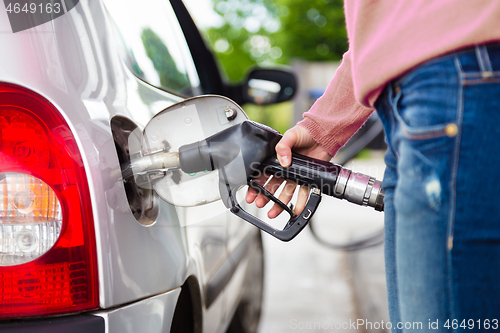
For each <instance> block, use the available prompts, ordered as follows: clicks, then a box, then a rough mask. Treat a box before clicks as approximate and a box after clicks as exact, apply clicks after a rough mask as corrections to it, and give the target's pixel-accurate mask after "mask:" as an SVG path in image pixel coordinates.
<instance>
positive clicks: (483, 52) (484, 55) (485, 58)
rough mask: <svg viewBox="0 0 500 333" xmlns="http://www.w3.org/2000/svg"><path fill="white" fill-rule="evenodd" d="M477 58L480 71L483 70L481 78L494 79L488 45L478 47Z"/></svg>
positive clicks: (476, 47)
mask: <svg viewBox="0 0 500 333" xmlns="http://www.w3.org/2000/svg"><path fill="white" fill-rule="evenodd" d="M475 49H476V57H477V62H478V63H479V69H480V70H481V76H482V77H483V79H487V78H490V77H493V68H492V67H491V61H490V56H489V55H488V49H487V48H486V45H484V44H482V45H476V46H475Z"/></svg>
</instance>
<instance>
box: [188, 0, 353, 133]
mask: <svg viewBox="0 0 500 333" xmlns="http://www.w3.org/2000/svg"><path fill="white" fill-rule="evenodd" d="M212 6H213V9H214V11H215V13H216V14H217V15H218V16H220V20H218V24H217V25H216V26H210V27H208V28H205V29H204V30H203V33H204V34H205V37H206V39H207V40H208V41H209V42H210V44H211V47H212V49H213V51H214V52H215V53H216V55H217V58H218V61H219V66H220V68H221V69H222V70H223V71H224V72H225V75H226V79H227V80H228V81H229V82H235V83H236V82H239V81H241V80H243V79H244V78H245V76H246V74H247V73H248V71H249V70H250V69H251V68H252V67H255V66H263V67H269V66H276V65H292V63H293V62H294V61H295V60H302V61H311V62H318V61H324V62H332V61H339V60H340V59H341V57H342V54H343V53H344V52H345V51H346V50H347V46H348V44H347V36H346V30H345V22H344V10H343V1H342V0H308V1H303V0H274V1H272V0H212ZM194 19H195V20H196V17H194ZM298 80H299V85H300V77H298ZM243 108H244V109H245V111H246V112H247V113H248V115H249V117H250V118H251V119H252V120H255V121H258V122H261V123H264V124H266V125H269V126H271V127H273V128H275V129H277V130H278V131H280V132H281V133H283V132H284V131H286V130H287V129H288V128H289V127H290V126H292V125H293V123H292V122H293V102H285V103H281V104H277V105H272V106H256V105H249V104H248V105H244V106H243ZM304 111H307V110H304Z"/></svg>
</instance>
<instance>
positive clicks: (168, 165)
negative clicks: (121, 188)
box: [111, 152, 180, 179]
mask: <svg viewBox="0 0 500 333" xmlns="http://www.w3.org/2000/svg"><path fill="white" fill-rule="evenodd" d="M179 168H180V163H179V153H177V152H171V153H165V152H159V153H154V154H151V155H145V156H141V157H138V158H135V159H133V160H132V161H131V162H130V163H126V164H124V165H122V166H121V168H120V170H113V171H111V177H112V178H113V179H116V178H119V176H120V175H121V176H122V178H123V179H127V178H130V177H133V176H134V175H141V174H146V173H148V172H153V171H157V170H168V169H179Z"/></svg>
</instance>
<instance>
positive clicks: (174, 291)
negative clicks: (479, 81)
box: [0, 0, 295, 333]
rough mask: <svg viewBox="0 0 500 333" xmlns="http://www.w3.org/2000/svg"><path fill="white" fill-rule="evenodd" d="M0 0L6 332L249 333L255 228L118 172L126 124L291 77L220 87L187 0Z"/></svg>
mask: <svg viewBox="0 0 500 333" xmlns="http://www.w3.org/2000/svg"><path fill="white" fill-rule="evenodd" d="M4 4H5V7H4V8H0V31H1V34H0V45H1V51H0V63H1V66H0V289H1V290H0V309H1V311H0V331H1V332H11V331H15V332H22V331H29V332H48V331H50V332H73V333H76V332H120V333H123V332H224V331H226V330H229V331H232V332H254V331H255V330H256V329H257V324H258V319H259V315H260V308H261V300H262V289H263V251H262V241H261V237H260V232H259V231H258V229H256V228H254V227H253V226H251V225H250V224H248V223H246V222H244V221H242V220H239V219H237V218H236V217H235V216H232V215H231V214H230V213H229V212H228V211H227V209H226V208H225V207H224V205H223V204H222V202H221V201H220V200H219V201H215V202H213V203H210V204H206V205H203V206H197V207H188V208H183V207H174V206H172V205H170V204H168V203H167V202H165V201H163V200H161V199H159V197H158V196H157V194H156V193H155V192H154V190H151V189H147V188H144V187H141V186H138V185H137V184H136V183H135V180H134V178H133V177H132V178H127V177H123V176H122V175H121V172H120V168H121V167H120V166H123V165H125V164H127V163H128V162H129V161H130V154H131V151H130V149H129V148H130V147H129V141H130V140H129V139H130V135H131V133H134V132H137V129H139V130H142V129H143V128H144V126H145V125H146V124H147V123H148V121H149V120H150V119H151V118H152V117H153V116H154V115H155V114H157V113H158V112H160V111H162V110H163V109H164V108H166V107H168V106H169V105H172V104H174V103H176V102H179V101H182V100H183V99H184V98H187V97H191V96H196V95H200V94H220V95H225V96H227V97H229V98H232V99H233V100H235V101H236V102H238V103H245V102H263V103H273V102H278V101H283V100H286V99H289V98H290V97H291V96H292V95H293V93H292V91H291V90H290V87H289V86H293V87H295V86H294V79H293V76H292V75H290V74H289V73H286V72H284V71H279V70H263V69H258V70H255V71H253V72H251V73H250V74H249V76H248V78H247V80H246V81H245V82H243V83H242V84H239V85H229V84H227V83H225V82H224V80H223V79H222V78H221V75H220V74H219V71H218V69H217V65H216V61H215V60H214V58H213V56H212V54H211V53H210V51H209V49H208V48H207V47H206V45H205V43H204V42H203V39H202V37H201V35H200V33H199V32H198V30H197V29H196V26H195V25H194V23H193V21H192V20H191V18H190V17H189V14H188V12H187V10H186V8H185V7H184V5H183V4H182V2H181V0H171V1H166V0H146V1H120V0H102V1H101V0H82V1H78V0H49V1H45V0H33V1H30V0H22V1H16V0H5V1H4ZM251 80H254V83H255V82H257V83H258V82H262V81H263V80H264V81H266V80H267V81H271V82H278V83H283V82H285V81H286V82H287V84H286V86H287V87H288V89H287V91H286V93H283V92H282V91H274V92H273V93H272V94H265V92H264V94H263V91H262V90H258V89H257V90H255V89H254V88H252V89H250V88H249V87H250V85H249V82H250V81H251ZM282 86H285V85H283V84H282ZM186 140H187V141H189V138H186ZM187 143H188V142H187ZM117 170H118V172H117Z"/></svg>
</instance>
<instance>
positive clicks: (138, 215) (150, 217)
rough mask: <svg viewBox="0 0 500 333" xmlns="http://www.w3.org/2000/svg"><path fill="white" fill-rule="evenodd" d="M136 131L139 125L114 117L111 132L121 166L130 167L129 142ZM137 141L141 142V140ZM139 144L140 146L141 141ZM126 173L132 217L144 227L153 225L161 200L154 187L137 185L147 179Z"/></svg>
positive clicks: (124, 179)
mask: <svg viewBox="0 0 500 333" xmlns="http://www.w3.org/2000/svg"><path fill="white" fill-rule="evenodd" d="M136 130H137V125H136V124H135V123H134V122H133V121H131V120H130V119H128V118H126V117H123V116H114V117H113V118H112V119H111V131H112V132H113V139H114V141H115V147H116V151H117V153H118V159H119V161H120V165H121V166H126V165H130V160H131V157H130V149H129V140H132V141H133V137H131V135H134V134H133V133H137V132H139V131H136ZM134 131H135V132H134ZM137 139H138V140H140V138H137ZM138 144H139V145H140V141H139V142H138ZM126 173H127V170H123V173H122V178H123V185H124V187H125V193H126V195H127V200H128V203H129V206H130V210H131V212H132V215H134V217H135V219H136V220H137V222H139V223H140V224H141V225H143V226H150V225H153V224H154V222H155V221H156V219H157V217H158V211H159V200H160V199H159V197H158V195H157V194H156V192H155V191H154V190H153V188H152V186H144V184H141V186H139V184H137V181H144V182H147V181H148V180H147V179H142V178H141V179H139V178H138V179H137V181H136V177H130V176H128V175H126Z"/></svg>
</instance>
